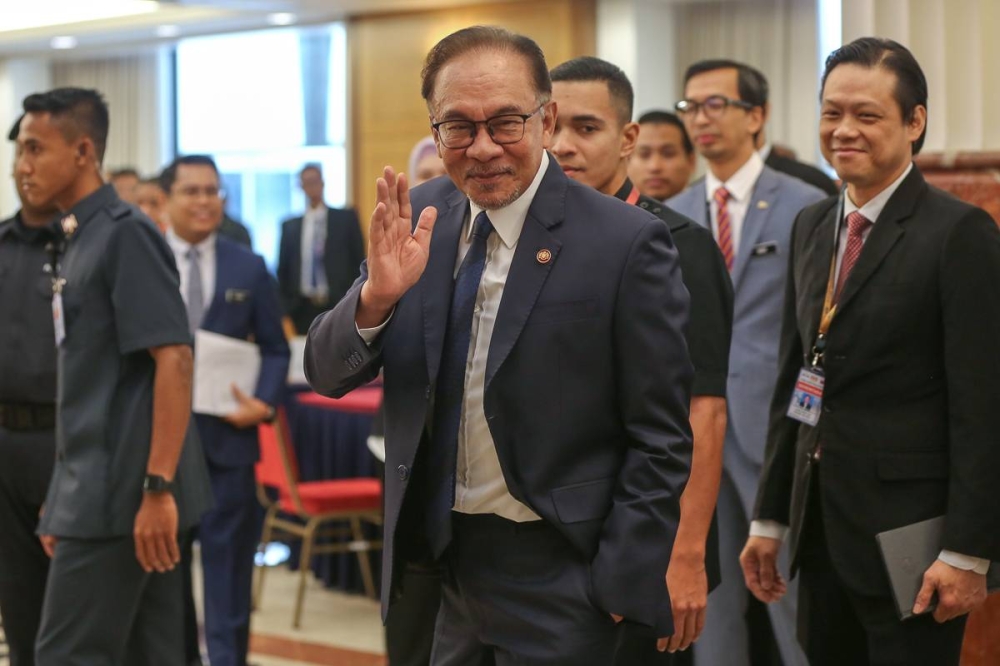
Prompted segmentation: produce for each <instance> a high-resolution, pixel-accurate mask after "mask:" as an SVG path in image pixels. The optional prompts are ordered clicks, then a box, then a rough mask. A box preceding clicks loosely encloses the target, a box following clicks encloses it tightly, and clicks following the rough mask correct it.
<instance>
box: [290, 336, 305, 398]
mask: <svg viewBox="0 0 1000 666" xmlns="http://www.w3.org/2000/svg"><path fill="white" fill-rule="evenodd" d="M288 347H289V348H290V349H291V350H292V357H291V359H290V360H289V363H288V383H289V384H291V385H293V386H294V385H296V384H302V385H307V384H309V382H308V381H306V370H305V367H304V365H305V362H306V336H304V335H299V336H297V337H294V338H292V339H291V340H289V341H288Z"/></svg>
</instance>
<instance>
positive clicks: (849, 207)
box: [844, 162, 913, 224]
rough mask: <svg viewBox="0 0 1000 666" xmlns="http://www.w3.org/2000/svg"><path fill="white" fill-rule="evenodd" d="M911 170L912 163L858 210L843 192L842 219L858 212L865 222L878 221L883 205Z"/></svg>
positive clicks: (845, 192)
mask: <svg viewBox="0 0 1000 666" xmlns="http://www.w3.org/2000/svg"><path fill="white" fill-rule="evenodd" d="M912 170H913V162H910V164H909V165H908V166H907V167H906V169H905V170H904V171H903V173H902V174H900V176H899V178H897V179H896V180H894V181H892V184H890V185H889V187H887V188H885V189H884V190H882V191H881V192H879V193H878V194H876V195H875V196H874V197H872V198H871V201H869V202H868V203H866V204H865V205H864V206H862V207H861V208H858V206H857V204H855V203H854V202H853V201H851V197H850V196H849V195H848V194H847V191H846V190H845V191H844V218H845V219H846V218H847V216H848V215H850V214H851V213H853V212H854V211H858V212H860V213H861V214H862V215H864V216H865V219H866V220H869V221H870V222H871V223H872V224H874V223H875V221H876V220H878V216H879V215H881V214H882V209H883V208H885V205H886V204H887V203H889V199H890V198H891V197H892V195H893V194H894V193H895V192H896V190H898V189H899V186H900V184H902V182H903V179H904V178H906V177H907V176H908V175H910V171H912Z"/></svg>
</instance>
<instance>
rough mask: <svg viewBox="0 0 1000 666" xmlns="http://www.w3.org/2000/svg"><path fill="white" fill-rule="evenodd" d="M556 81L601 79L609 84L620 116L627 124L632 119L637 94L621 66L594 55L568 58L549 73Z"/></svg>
mask: <svg viewBox="0 0 1000 666" xmlns="http://www.w3.org/2000/svg"><path fill="white" fill-rule="evenodd" d="M549 75H550V76H551V77H552V82H553V83H555V82H556V81H565V82H573V81H601V82H604V83H605V84H606V85H607V86H608V93H609V94H610V95H611V101H612V102H613V103H614V105H615V106H616V107H617V108H618V117H619V119H620V120H621V124H622V125H625V124H627V123H628V122H629V121H631V120H632V105H633V104H634V102H635V94H634V93H633V92H632V83H631V81H629V80H628V77H627V76H626V75H625V72H623V71H622V70H621V68H620V67H618V66H617V65H614V64H612V63H610V62H608V61H607V60H601V59H600V58H595V57H594V56H581V57H579V58H573V59H572V60H567V61H566V62H564V63H563V64H561V65H559V66H558V67H555V68H553V70H552V71H551V72H550V73H549Z"/></svg>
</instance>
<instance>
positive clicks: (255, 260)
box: [195, 236, 290, 467]
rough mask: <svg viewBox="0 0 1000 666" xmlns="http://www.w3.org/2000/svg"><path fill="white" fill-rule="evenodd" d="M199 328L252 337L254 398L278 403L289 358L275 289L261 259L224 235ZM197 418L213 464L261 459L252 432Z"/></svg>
mask: <svg viewBox="0 0 1000 666" xmlns="http://www.w3.org/2000/svg"><path fill="white" fill-rule="evenodd" d="M201 328H203V329H204V330H206V331H211V332H212V333H218V334H220V335H227V336H229V337H231V338H239V339H241V340H247V339H251V338H252V339H253V341H254V342H256V343H257V345H258V346H259V347H260V354H261V365H260V377H259V378H258V380H257V389H256V391H254V395H255V396H256V397H257V398H260V399H261V400H263V401H264V402H266V403H267V404H269V405H275V406H277V405H278V404H280V402H281V400H282V397H283V395H284V390H285V382H286V379H287V377H288V359H289V355H290V354H289V350H288V342H287V341H286V340H285V333H284V331H283V329H282V327H281V305H280V303H279V301H278V287H277V285H276V284H275V281H274V278H272V277H271V275H270V273H268V272H267V267H266V266H265V265H264V260H263V259H262V258H261V257H260V256H258V255H256V254H254V253H253V252H251V251H250V250H249V249H247V248H245V247H243V246H242V245H240V244H238V243H236V242H234V241H231V240H229V239H227V238H223V237H222V236H217V237H216V241H215V295H214V296H213V297H212V302H211V304H210V305H209V308H208V311H207V312H206V313H205V317H204V319H203V320H202V322H201ZM195 420H196V422H197V424H198V434H199V436H200V437H201V442H202V448H204V450H205V455H206V456H207V457H208V460H209V461H210V462H211V463H212V464H214V465H217V466H220V467H235V466H238V465H252V464H253V463H254V462H256V461H257V459H258V458H259V457H260V448H259V446H258V444H257V429H256V428H242V429H238V428H234V427H233V426H231V425H229V424H228V423H226V422H225V421H223V420H222V419H221V418H218V417H215V416H207V415H204V414H197V415H195Z"/></svg>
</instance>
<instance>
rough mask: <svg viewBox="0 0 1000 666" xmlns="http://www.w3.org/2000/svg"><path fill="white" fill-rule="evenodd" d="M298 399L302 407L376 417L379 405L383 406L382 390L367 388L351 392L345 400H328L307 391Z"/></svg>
mask: <svg viewBox="0 0 1000 666" xmlns="http://www.w3.org/2000/svg"><path fill="white" fill-rule="evenodd" d="M297 399H298V401H299V404H300V405H304V406H307V407H321V408H323V409H332V410H334V411H337V412H345V413H348V414H367V415H369V416H374V414H375V412H377V411H378V407H379V405H380V404H382V388H381V387H379V386H365V387H362V388H359V389H355V390H353V391H351V392H350V393H348V394H347V395H345V396H344V397H343V398H327V397H326V396H322V395H320V394H318V393H314V392H312V391H307V392H305V393H300V394H299V395H298V398H297Z"/></svg>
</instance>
